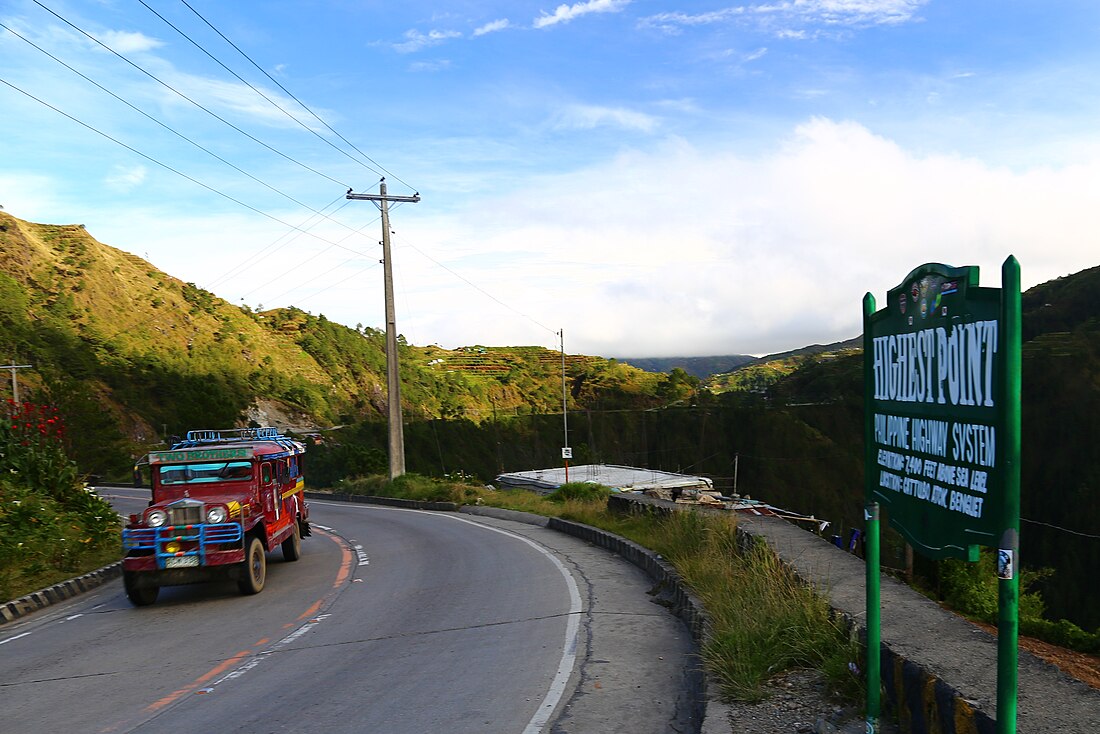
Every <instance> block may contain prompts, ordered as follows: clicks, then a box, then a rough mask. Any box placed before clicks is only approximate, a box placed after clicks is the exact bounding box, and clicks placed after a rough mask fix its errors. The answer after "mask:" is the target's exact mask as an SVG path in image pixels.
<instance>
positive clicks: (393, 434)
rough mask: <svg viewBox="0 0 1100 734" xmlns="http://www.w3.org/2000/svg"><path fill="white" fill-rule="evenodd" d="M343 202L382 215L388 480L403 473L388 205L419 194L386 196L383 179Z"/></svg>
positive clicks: (414, 200)
mask: <svg viewBox="0 0 1100 734" xmlns="http://www.w3.org/2000/svg"><path fill="white" fill-rule="evenodd" d="M347 198H348V199H351V200H352V201H373V202H375V206H377V207H378V208H379V209H380V210H381V211H382V272H383V274H384V275H383V277H384V279H385V291H386V402H388V403H389V427H390V431H389V433H390V440H389V451H390V479H396V478H397V477H399V476H401V475H402V474H404V473H405V430H404V426H403V425H402V422H401V380H400V377H399V376H398V372H397V317H396V316H395V315H394V308H393V266H392V264H391V262H390V260H391V258H390V208H389V203H390V202H391V201H400V202H408V203H412V204H415V203H416V202H418V201H420V194H419V193H416V194H413V195H412V196H388V195H387V194H386V179H385V178H383V179H382V180H381V181H380V182H379V184H378V193H377V194H353V193H351V189H348V194H347Z"/></svg>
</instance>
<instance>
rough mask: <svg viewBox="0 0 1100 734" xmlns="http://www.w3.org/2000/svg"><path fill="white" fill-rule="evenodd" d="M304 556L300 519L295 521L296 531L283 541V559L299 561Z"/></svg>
mask: <svg viewBox="0 0 1100 734" xmlns="http://www.w3.org/2000/svg"><path fill="white" fill-rule="evenodd" d="M301 557H302V531H301V529H300V528H299V526H298V521H297V520H295V521H294V532H293V533H291V534H290V537H289V538H287V539H286V540H284V541H283V560H284V561H297V560H298V559H299V558H301Z"/></svg>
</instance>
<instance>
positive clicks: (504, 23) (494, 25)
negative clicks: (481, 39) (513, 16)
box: [473, 18, 512, 38]
mask: <svg viewBox="0 0 1100 734" xmlns="http://www.w3.org/2000/svg"><path fill="white" fill-rule="evenodd" d="M511 25H512V23H511V21H509V20H508V19H507V18H501V19H500V20H494V21H492V22H490V23H486V24H485V25H483V26H481V27H480V28H476V29H474V33H473V35H474V37H475V38H476V37H477V36H484V35H486V34H487V33H496V32H497V31H503V30H504V29H506V28H510V27H511Z"/></svg>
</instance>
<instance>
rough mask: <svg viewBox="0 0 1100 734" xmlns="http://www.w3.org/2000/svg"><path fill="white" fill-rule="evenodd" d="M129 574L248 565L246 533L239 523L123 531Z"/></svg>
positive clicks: (126, 566) (124, 559)
mask: <svg viewBox="0 0 1100 734" xmlns="http://www.w3.org/2000/svg"><path fill="white" fill-rule="evenodd" d="M122 550H123V553H124V555H125V557H124V558H123V560H122V568H123V570H125V571H173V570H181V571H185V570H189V569H196V568H206V567H209V566H224V565H227V564H233V563H241V562H243V561H244V530H243V528H242V527H241V525H240V524H238V523H231V522H229V523H218V524H201V525H163V526H161V527H159V528H125V529H124V530H123V531H122Z"/></svg>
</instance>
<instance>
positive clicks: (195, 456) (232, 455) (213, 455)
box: [149, 447, 253, 464]
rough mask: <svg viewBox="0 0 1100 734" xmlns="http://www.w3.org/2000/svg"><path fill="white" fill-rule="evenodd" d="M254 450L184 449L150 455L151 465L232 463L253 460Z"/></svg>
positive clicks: (155, 452) (249, 448) (156, 452)
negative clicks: (191, 462) (210, 462)
mask: <svg viewBox="0 0 1100 734" xmlns="http://www.w3.org/2000/svg"><path fill="white" fill-rule="evenodd" d="M252 455H253V453H252V448H251V447H248V448H232V449H182V450H180V451H154V452H152V453H150V454H149V463H150V464H175V463H180V462H184V461H232V460H233V459H251V458H252Z"/></svg>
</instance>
